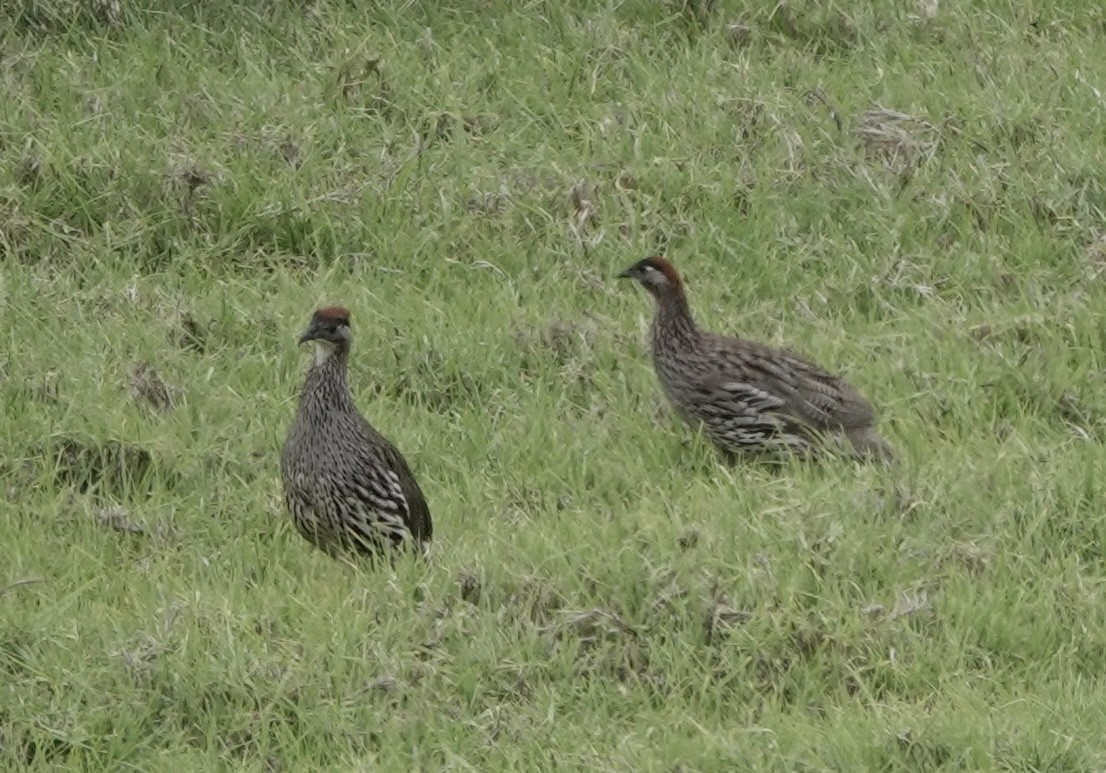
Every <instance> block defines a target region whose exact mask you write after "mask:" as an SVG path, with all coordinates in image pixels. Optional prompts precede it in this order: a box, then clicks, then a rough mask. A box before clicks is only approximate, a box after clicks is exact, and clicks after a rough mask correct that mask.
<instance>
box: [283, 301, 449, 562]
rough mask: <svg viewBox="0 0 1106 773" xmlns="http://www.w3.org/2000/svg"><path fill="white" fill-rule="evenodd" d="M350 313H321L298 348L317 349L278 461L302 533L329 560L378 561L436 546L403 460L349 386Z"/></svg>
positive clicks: (425, 510)
mask: <svg viewBox="0 0 1106 773" xmlns="http://www.w3.org/2000/svg"><path fill="white" fill-rule="evenodd" d="M350 338H351V336H350V325H349V311H347V310H346V309H344V308H342V307H341V306H332V307H329V308H324V309H319V310H318V311H316V312H315V313H314V315H313V316H312V317H311V324H310V325H308V327H307V330H306V331H305V332H304V333H303V335H302V336H300V340H299V343H300V344H304V343H307V342H309V341H311V342H314V344H315V362H314V364H313V365H312V366H311V369H310V370H309V371H308V373H307V380H306V382H305V383H304V385H303V391H302V393H301V395H300V403H299V410H298V411H297V413H296V417H295V419H294V420H293V422H292V426H291V428H290V429H289V430H288V437H287V439H286V440H285V441H284V448H283V450H282V452H281V457H280V474H281V479H282V481H283V484H284V501H285V504H286V505H287V507H288V512H289V513H290V514H291V516H292V521H293V523H295V525H296V529H297V530H298V531H299V533H300V534H302V535H303V536H304V537H305V538H306V539H307V540H308V541H310V542H311V543H312V544H313V545H315V546H316V547H318V548H320V549H321V550H323V551H325V552H326V553H328V554H330V555H332V556H337V555H339V554H341V553H351V552H352V553H359V554H362V555H368V556H377V555H380V554H382V553H384V552H386V551H387V550H389V549H390V548H397V547H406V546H409V545H415V546H419V547H425V544H426V543H428V542H429V541H430V537H431V532H432V528H433V527H432V525H431V520H430V509H429V507H428V506H427V504H426V498H425V497H424V496H423V493H422V490H421V489H420V488H419V484H418V483H417V482H416V481H415V476H414V475H412V474H411V469H410V468H409V467H408V466H407V460H406V459H404V458H403V454H401V453H400V452H399V450H398V449H397V448H396V447H395V446H393V445H392V444H391V443H389V442H388V441H387V440H386V439H385V438H384V437H383V436H382V435H381V434H380V433H379V432H377V431H376V430H375V429H373V427H372V426H371V425H370V424H369V423H368V422H367V421H365V419H364V417H363V416H362V415H361V414H360V413H359V412H358V410H357V406H355V405H354V404H353V396H352V395H351V394H350V389H349V384H348V383H347V379H346V364H347V361H348V360H349V350H350Z"/></svg>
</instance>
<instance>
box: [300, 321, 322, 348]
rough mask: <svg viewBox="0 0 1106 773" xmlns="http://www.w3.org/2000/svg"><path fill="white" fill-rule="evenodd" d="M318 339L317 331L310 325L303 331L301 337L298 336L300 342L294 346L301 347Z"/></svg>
mask: <svg viewBox="0 0 1106 773" xmlns="http://www.w3.org/2000/svg"><path fill="white" fill-rule="evenodd" d="M318 337H319V331H318V329H317V328H316V327H315V326H314V325H311V326H310V327H308V328H307V330H304V331H303V335H301V336H300V340H299V341H298V342H297V343H296V346H303V345H304V344H305V343H307V342H308V341H314V340H315V339H316V338H318Z"/></svg>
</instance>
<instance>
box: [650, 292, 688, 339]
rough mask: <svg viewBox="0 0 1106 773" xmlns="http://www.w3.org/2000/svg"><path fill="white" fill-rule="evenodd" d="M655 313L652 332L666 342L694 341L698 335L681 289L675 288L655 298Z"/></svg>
mask: <svg viewBox="0 0 1106 773" xmlns="http://www.w3.org/2000/svg"><path fill="white" fill-rule="evenodd" d="M656 298H657V313H656V316H655V317H653V330H654V332H655V333H657V334H659V335H661V336H662V337H664V338H665V339H666V340H672V341H673V342H674V341H675V340H682V341H690V340H694V338H695V336H696V335H697V334H698V329H697V328H696V327H695V319H694V317H692V316H691V307H690V306H689V305H688V302H687V296H686V295H685V294H684V291H683V289H682V288H679V287H675V288H671V289H668V290H666V291H664V292H661V293H658V294H657V296H656Z"/></svg>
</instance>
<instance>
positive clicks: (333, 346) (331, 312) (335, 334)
mask: <svg viewBox="0 0 1106 773" xmlns="http://www.w3.org/2000/svg"><path fill="white" fill-rule="evenodd" d="M308 341H314V342H315V352H316V355H315V359H316V362H322V361H323V360H325V359H327V358H328V357H330V355H332V354H333V353H334V352H335V351H337V350H339V349H341V350H345V349H346V348H348V347H349V342H350V329H349V310H348V309H346V308H345V307H342V306H328V307H326V308H322V309H318V310H317V311H316V312H315V313H314V314H312V315H311V322H310V324H308V326H307V330H305V331H303V335H301V336H300V340H299V343H300V344H301V345H302V344H305V343H307V342H308Z"/></svg>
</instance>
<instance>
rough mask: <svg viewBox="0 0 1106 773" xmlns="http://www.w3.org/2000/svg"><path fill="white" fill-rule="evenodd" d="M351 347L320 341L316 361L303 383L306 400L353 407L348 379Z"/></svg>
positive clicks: (316, 351)
mask: <svg viewBox="0 0 1106 773" xmlns="http://www.w3.org/2000/svg"><path fill="white" fill-rule="evenodd" d="M348 355H349V347H348V346H345V345H339V346H333V345H327V344H322V343H319V344H317V345H316V348H315V363H314V364H313V365H312V366H311V369H310V370H309V371H308V373H307V381H306V382H305V383H304V385H303V397H302V399H303V400H304V401H308V400H310V401H312V402H316V403H324V404H326V405H328V406H331V407H340V408H348V409H352V408H353V397H352V396H351V395H350V391H349V382H348V381H347V380H346V360H347V357H348Z"/></svg>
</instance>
